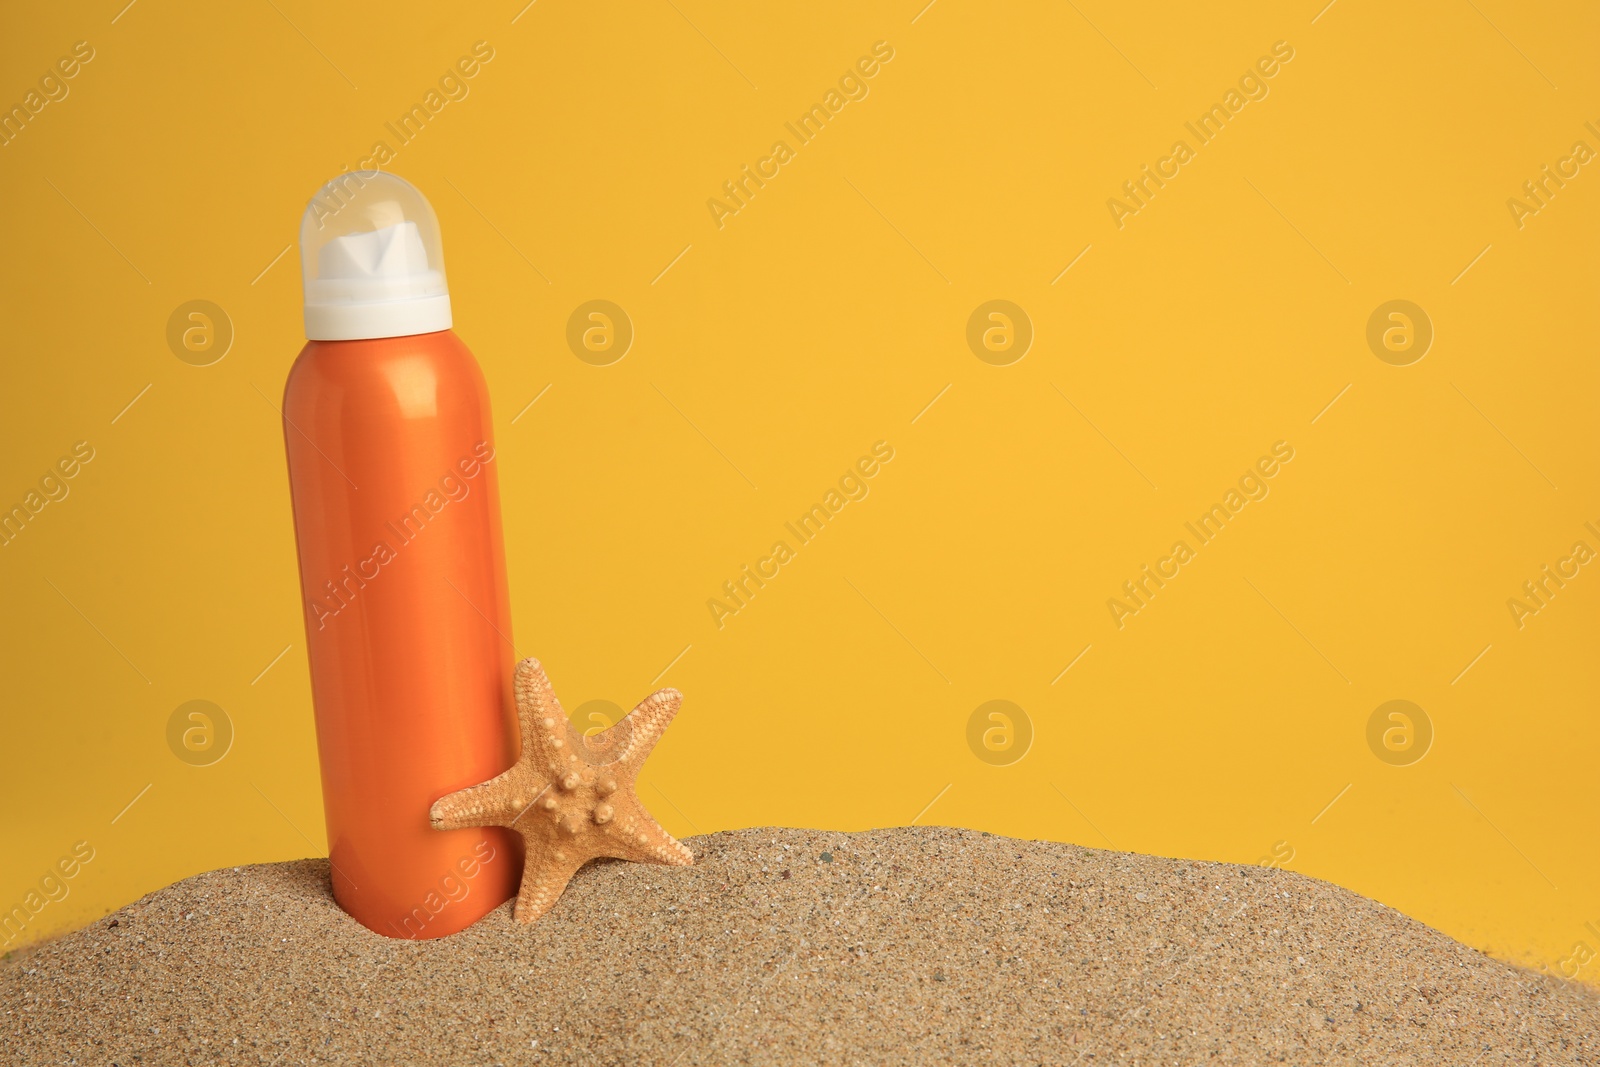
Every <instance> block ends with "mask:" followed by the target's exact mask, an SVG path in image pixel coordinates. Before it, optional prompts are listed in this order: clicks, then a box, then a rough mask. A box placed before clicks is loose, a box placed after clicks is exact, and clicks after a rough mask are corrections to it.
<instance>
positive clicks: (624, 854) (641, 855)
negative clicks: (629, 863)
mask: <svg viewBox="0 0 1600 1067" xmlns="http://www.w3.org/2000/svg"><path fill="white" fill-rule="evenodd" d="M621 796H625V797H626V799H622V800H620V802H619V803H618V804H617V814H616V817H615V818H614V819H613V820H612V821H611V822H610V823H608V824H607V825H606V828H605V830H606V834H605V841H606V846H607V854H608V855H611V856H615V857H616V858H617V859H624V860H633V861H634V862H636V863H656V864H661V865H663V866H668V867H692V866H694V853H693V852H690V851H689V849H688V847H687V846H686V845H684V844H683V843H682V842H681V841H679V840H678V839H677V838H675V837H673V836H672V835H671V834H669V833H667V832H666V830H664V829H662V828H661V824H660V823H658V822H656V820H655V817H654V816H652V815H651V814H650V813H649V812H648V811H646V810H645V807H644V804H642V803H641V802H640V801H639V798H638V797H636V796H634V795H632V791H631V790H630V791H629V792H628V793H627V794H619V797H621Z"/></svg>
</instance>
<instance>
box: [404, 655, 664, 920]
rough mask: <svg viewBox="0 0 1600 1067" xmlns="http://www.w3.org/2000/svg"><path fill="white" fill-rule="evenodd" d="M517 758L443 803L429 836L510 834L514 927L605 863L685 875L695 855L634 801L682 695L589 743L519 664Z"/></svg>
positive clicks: (544, 685) (652, 705) (659, 695)
mask: <svg viewBox="0 0 1600 1067" xmlns="http://www.w3.org/2000/svg"><path fill="white" fill-rule="evenodd" d="M515 691H516V698H517V717H518V720H519V723H520V725H521V730H522V755H521V756H519V757H518V759H517V762H516V763H515V764H513V765H512V767H511V769H510V770H508V771H506V772H505V773H504V774H502V775H500V776H498V777H496V778H492V779H490V780H489V781H487V782H484V783H483V784H482V785H475V786H472V787H471V788H468V789H463V790H461V791H459V792H456V793H450V794H448V795H446V796H444V797H441V798H440V799H439V800H438V801H437V802H435V803H434V805H433V808H432V809H431V810H430V811H429V813H428V814H429V818H430V820H431V821H432V823H433V828H434V829H435V830H458V829H462V828H463V827H468V826H509V827H510V828H511V829H513V830H515V831H517V833H519V834H521V835H522V839H523V841H524V842H525V843H526V845H527V854H526V858H525V860H524V861H523V867H522V890H521V892H519V893H518V894H517V908H516V920H517V921H518V922H521V923H531V922H533V921H534V920H535V919H537V918H539V917H540V916H541V915H543V914H544V913H545V912H547V911H549V910H550V909H551V907H553V906H554V905H555V902H556V898H557V897H559V896H560V895H561V891H562V890H563V889H565V888H566V886H567V882H568V881H570V880H571V878H572V876H573V875H574V874H575V873H577V870H578V868H579V867H582V866H583V865H584V864H585V863H588V862H589V861H590V860H592V859H597V858H599V857H601V856H611V857H615V858H617V859H625V860H636V861H638V862H640V863H660V864H669V865H672V866H682V867H687V866H689V865H691V864H693V863H694V854H693V853H692V852H690V851H689V850H688V849H687V848H685V847H684V846H683V845H681V844H679V843H678V842H677V840H675V839H674V838H673V837H672V835H670V834H668V833H667V832H666V831H665V830H663V829H662V828H661V826H660V824H658V823H657V822H656V821H655V819H653V818H651V816H650V813H649V812H648V811H646V810H645V808H644V805H643V804H642V803H641V802H640V800H639V797H638V796H637V795H636V794H635V792H634V781H635V779H636V778H637V776H638V773H639V767H640V765H641V764H642V763H644V760H645V757H646V756H648V755H649V754H650V750H651V749H652V748H654V747H655V743H656V741H657V740H659V739H660V737H661V733H662V731H664V730H665V729H666V728H667V724H668V723H670V722H671V721H672V717H673V716H674V715H676V714H677V713H678V706H679V705H680V704H682V703H683V694H681V693H679V692H678V691H677V690H676V689H662V690H659V691H658V692H655V693H652V694H651V695H650V696H648V697H646V698H645V699H644V700H643V701H641V702H640V704H639V706H638V707H636V708H634V709H633V710H632V711H631V712H629V713H628V714H627V715H626V716H624V717H623V718H622V719H621V721H619V722H617V723H616V724H615V725H613V726H610V727H608V728H607V729H605V730H603V731H601V732H599V733H597V734H594V735H592V736H587V737H586V736H584V735H582V734H580V733H578V731H577V730H575V729H573V727H572V725H571V723H569V722H568V721H567V714H566V712H565V711H563V710H562V709H561V702H560V701H558V700H557V699H556V695H555V692H554V691H553V690H552V689H551V688H550V679H549V678H547V677H546V676H545V673H544V668H543V667H541V666H539V661H538V660H536V659H525V660H523V661H522V662H521V663H519V664H517V673H516V684H515Z"/></svg>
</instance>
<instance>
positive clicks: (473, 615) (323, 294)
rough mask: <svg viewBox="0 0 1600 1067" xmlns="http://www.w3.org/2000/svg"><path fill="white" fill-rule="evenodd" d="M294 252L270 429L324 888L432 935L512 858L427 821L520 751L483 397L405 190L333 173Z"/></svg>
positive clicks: (412, 932)
mask: <svg viewBox="0 0 1600 1067" xmlns="http://www.w3.org/2000/svg"><path fill="white" fill-rule="evenodd" d="M300 255H301V265H302V269H303V272H304V281H305V324H306V337H307V338H308V339H309V340H308V342H307V344H306V346H305V348H304V349H303V350H302V351H301V353H300V356H299V358H298V359H296V360H295V363H294V367H293V369H291V370H290V372H289V380H288V384H287V386H286V387H285V389H284V398H283V430H284V441H285V445H286V447H287V449H288V457H289V486H290V492H291V496H292V498H293V504H294V525H295V539H296V542H297V545H298V549H299V557H300V586H301V594H302V598H303V601H304V605H305V623H306V645H307V652H308V658H309V660H310V664H311V696H312V703H313V705H314V707H315V711H316V724H317V750H318V756H319V758H320V762H321V767H322V798H323V806H324V808H325V811H326V815H327V827H328V851H329V859H330V861H331V868H332V869H331V876H332V879H333V894H334V898H335V899H336V900H337V901H338V902H339V904H340V906H341V907H343V908H344V910H345V911H347V912H349V913H350V914H351V915H352V916H354V917H355V918H356V919H357V920H358V921H360V922H361V923H362V924H363V925H365V926H367V927H368V928H370V929H372V930H375V931H377V932H378V933H380V934H386V935H388V936H390V937H406V938H433V937H442V936H444V935H446V934H451V933H455V932H456V931H458V930H461V929H463V928H464V927H466V926H468V925H470V924H471V923H473V922H475V921H476V920H478V919H479V918H481V917H483V916H484V915H485V914H487V913H488V912H489V911H491V910H493V909H494V908H495V907H496V906H498V905H500V904H501V903H503V902H505V901H506V900H507V899H509V898H510V897H511V896H512V895H513V894H514V893H515V892H516V888H517V882H518V879H519V877H520V874H521V870H522V849H521V843H520V842H519V841H517V839H516V837H515V835H514V834H512V833H510V832H509V831H507V830H503V829H500V828H496V827H485V828H481V829H470V830H453V831H449V832H440V831H437V830H434V829H432V828H431V827H430V825H429V823H428V808H429V807H430V806H431V805H432V803H433V802H434V801H435V800H437V799H438V798H439V797H441V796H443V795H444V794H446V793H449V792H452V791H454V790H457V789H461V788H464V787H466V786H470V785H476V784H477V783H479V782H483V781H487V780H488V779H490V778H493V777H494V776H495V775H497V774H499V773H500V772H502V771H504V770H505V769H506V768H507V767H510V766H511V765H512V763H513V762H515V759H516V755H517V738H516V720H515V711H514V704H513V702H512V697H511V677H512V671H513V668H514V661H515V652H514V650H513V648H512V645H511V611H510V603H509V598H508V595H507V591H506V577H505V553H504V544H503V540H502V534H501V528H500V501H499V494H498V491H497V487H496V480H495V470H496V466H497V464H496V462H495V452H494V436H493V432H492V426H491V423H490V418H489V396H488V391H487V389H486V387H485V385H484V379H483V374H482V372H481V371H480V370H479V369H478V364H477V362H476V360H474V359H473V357H472V353H471V352H469V351H468V350H467V346H466V345H464V344H462V342H461V340H460V339H459V338H458V337H456V335H455V334H454V333H452V332H451V330H450V326H451V317H450V296H449V291H448V289H447V288H446V285H445V275H444V258H443V255H442V251H441V245H440V240H439V224H438V220H437V219H436V218H435V217H434V213H433V209H432V208H431V207H430V206H429V205H428V202H427V200H425V199H424V198H423V196H422V194H421V193H419V192H418V191H417V190H416V188H414V187H413V186H412V185H411V184H409V183H408V182H406V181H405V180H403V179H401V178H398V177H395V176H394V175H391V174H385V173H383V172H381V171H364V172H348V173H346V174H343V175H341V176H340V177H339V178H337V179H335V180H333V181H331V182H329V183H328V184H327V185H325V186H323V187H322V189H321V190H320V191H319V192H318V194H317V195H316V197H314V198H313V199H312V201H311V203H310V204H309V205H308V206H307V208H306V213H305V218H304V220H303V221H302V223H301V226H300Z"/></svg>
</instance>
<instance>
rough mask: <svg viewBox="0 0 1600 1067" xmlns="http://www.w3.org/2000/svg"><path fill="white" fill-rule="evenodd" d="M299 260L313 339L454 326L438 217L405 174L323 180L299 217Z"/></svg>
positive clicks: (352, 174)
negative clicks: (303, 216)
mask: <svg viewBox="0 0 1600 1067" xmlns="http://www.w3.org/2000/svg"><path fill="white" fill-rule="evenodd" d="M300 263H301V270H302V271H303V277H304V279H305V291H306V336H307V337H309V338H311V339H312V340H316V341H350V340H356V339H358V338H364V337H404V336H407V335H409V334H417V333H435V332H437V331H439V330H448V329H449V328H450V290H449V288H448V287H447V286H446V285H445V278H444V250H443V246H442V244H441V242H440V240H439V220H438V219H437V218H435V217H434V214H433V208H431V207H430V206H428V201H427V200H426V199H424V198H423V196H422V194H421V193H419V192H417V190H416V187H415V186H413V185H412V184H411V183H410V182H408V181H406V180H405V179H404V178H397V177H395V176H394V175H393V174H386V173H384V172H383V171H378V170H371V171H350V172H347V173H345V174H342V175H340V176H339V177H337V178H335V179H334V180H333V181H331V182H329V183H328V184H327V185H324V186H323V187H322V188H321V190H319V191H318V193H317V195H316V196H315V197H313V198H312V199H311V203H310V204H308V205H306V214H305V218H304V219H303V220H302V221H301V223H300Z"/></svg>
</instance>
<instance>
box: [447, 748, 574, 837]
mask: <svg viewBox="0 0 1600 1067" xmlns="http://www.w3.org/2000/svg"><path fill="white" fill-rule="evenodd" d="M545 788H547V785H546V783H545V782H544V781H543V780H542V779H540V778H539V777H538V776H537V775H536V774H534V773H533V772H532V771H531V770H529V769H528V768H527V767H526V766H524V765H523V764H521V763H519V764H517V765H516V766H514V767H512V768H511V769H510V770H509V771H506V772H505V773H504V774H500V775H496V776H495V777H493V778H491V779H489V780H488V781H487V782H484V783H483V784H481V785H474V786H469V787H468V788H466V789H459V790H457V791H456V792H454V793H446V794H445V795H444V796H442V797H440V798H439V799H438V800H436V801H434V803H433V807H431V808H429V809H428V821H429V822H430V823H432V825H433V828H434V829H435V830H461V829H464V828H466V827H469V826H510V825H511V824H512V823H513V822H515V821H516V819H517V817H518V816H519V815H520V814H521V813H522V812H523V811H526V810H527V807H528V806H529V805H531V804H532V803H533V802H534V800H536V799H537V798H538V796H539V795H540V793H541V792H543V790H544V789H545Z"/></svg>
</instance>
